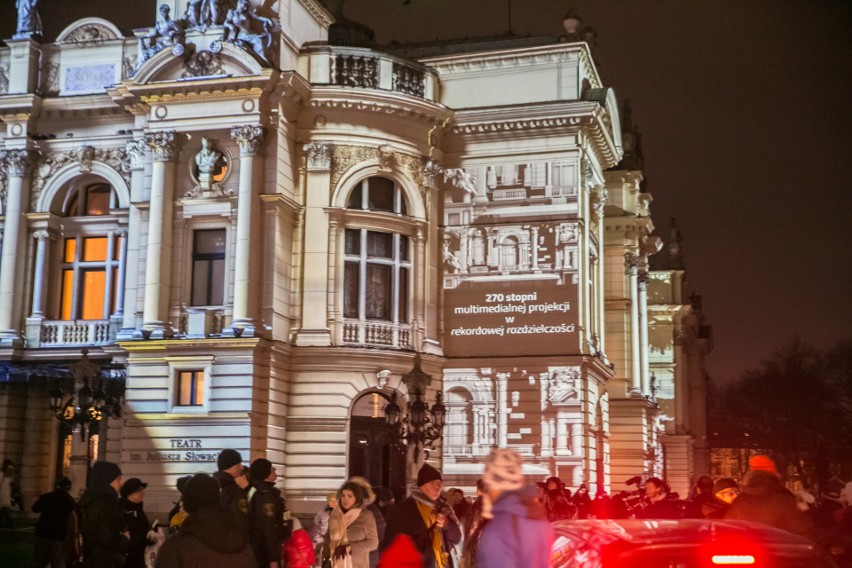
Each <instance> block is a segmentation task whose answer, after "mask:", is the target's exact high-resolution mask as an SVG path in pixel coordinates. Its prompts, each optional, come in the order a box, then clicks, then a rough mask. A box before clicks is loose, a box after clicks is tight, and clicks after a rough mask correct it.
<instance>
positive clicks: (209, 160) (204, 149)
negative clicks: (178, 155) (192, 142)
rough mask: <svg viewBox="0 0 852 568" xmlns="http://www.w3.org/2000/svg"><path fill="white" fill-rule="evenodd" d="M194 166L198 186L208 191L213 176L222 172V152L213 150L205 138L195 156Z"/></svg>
mask: <svg viewBox="0 0 852 568" xmlns="http://www.w3.org/2000/svg"><path fill="white" fill-rule="evenodd" d="M195 166H196V168H198V170H197V171H198V183H199V185H201V187H202V189H204V190H205V191H209V190H210V186H211V184H212V181H213V176H215V175H216V174H218V173H219V172H220V171H221V170H222V152H220V151H218V150H216V149H215V148H213V147H212V146H211V144H210V140H209V139H208V138H207V137H206V136H205V137H203V138H202V139H201V150H199V151H198V153H197V154H196V155H195Z"/></svg>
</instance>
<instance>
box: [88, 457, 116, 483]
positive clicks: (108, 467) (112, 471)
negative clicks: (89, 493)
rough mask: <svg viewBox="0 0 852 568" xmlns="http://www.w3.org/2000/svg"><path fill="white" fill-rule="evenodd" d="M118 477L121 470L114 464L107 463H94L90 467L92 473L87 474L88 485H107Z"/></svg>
mask: <svg viewBox="0 0 852 568" xmlns="http://www.w3.org/2000/svg"><path fill="white" fill-rule="evenodd" d="M119 476H121V468H120V467H118V466H117V465H116V464H114V463H112V462H108V461H99V462H95V465H93V466H92V472H91V474H89V485H92V486H103V485H109V484H110V483H112V482H113V481H115V480H116V479H118V477H119Z"/></svg>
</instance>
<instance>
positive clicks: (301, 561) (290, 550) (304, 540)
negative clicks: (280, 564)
mask: <svg viewBox="0 0 852 568" xmlns="http://www.w3.org/2000/svg"><path fill="white" fill-rule="evenodd" d="M290 522H291V525H290V538H288V539H287V542H285V543H284V546H283V547H281V557H282V558H284V559H285V560H286V562H285V563H284V566H286V567H287V568H311V566H313V565H314V561H315V560H316V557H315V556H314V545H313V543H311V537H309V536H308V531H306V530H305V529H303V528H302V523H301V522H299V519H298V518H296V517H293V518H292V519H291V521H290Z"/></svg>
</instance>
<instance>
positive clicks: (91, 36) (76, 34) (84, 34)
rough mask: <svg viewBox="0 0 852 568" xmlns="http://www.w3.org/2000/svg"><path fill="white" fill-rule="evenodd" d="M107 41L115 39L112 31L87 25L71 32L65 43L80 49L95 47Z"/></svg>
mask: <svg viewBox="0 0 852 568" xmlns="http://www.w3.org/2000/svg"><path fill="white" fill-rule="evenodd" d="M108 39H117V38H116V36H115V34H114V33H113V31H112V30H110V29H109V28H107V27H106V26H102V25H100V24H89V25H86V26H81V27H79V28H77V29H76V30H74V31H72V32H71V33H70V34H68V36H67V37H66V38H65V41H68V42H71V43H75V44H77V45H79V46H81V47H97V46H99V45H102V44H103V43H104V41H106V40H108Z"/></svg>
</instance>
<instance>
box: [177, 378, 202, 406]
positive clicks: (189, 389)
mask: <svg viewBox="0 0 852 568" xmlns="http://www.w3.org/2000/svg"><path fill="white" fill-rule="evenodd" d="M176 402H177V405H178V406H202V405H204V371H179V372H178V384H177V401H176Z"/></svg>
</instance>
